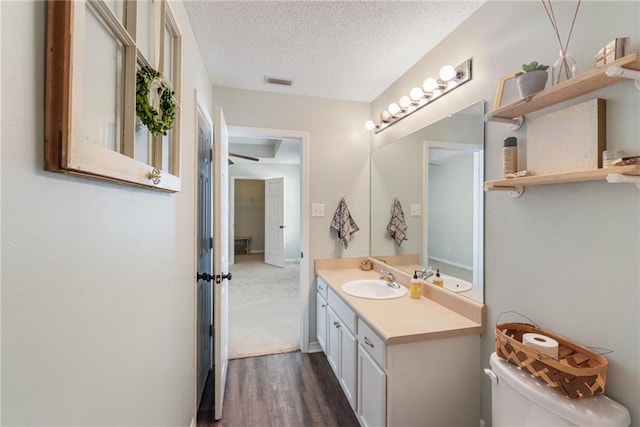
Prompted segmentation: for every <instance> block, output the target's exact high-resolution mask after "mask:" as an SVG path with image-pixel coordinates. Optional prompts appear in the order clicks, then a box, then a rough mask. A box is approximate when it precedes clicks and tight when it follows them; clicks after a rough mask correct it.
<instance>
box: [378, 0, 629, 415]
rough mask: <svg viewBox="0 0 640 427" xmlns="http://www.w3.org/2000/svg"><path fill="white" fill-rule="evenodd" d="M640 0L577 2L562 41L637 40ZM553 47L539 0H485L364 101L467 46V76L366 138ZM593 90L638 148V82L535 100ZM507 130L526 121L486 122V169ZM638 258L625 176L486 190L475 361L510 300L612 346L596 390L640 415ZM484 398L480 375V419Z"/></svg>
mask: <svg viewBox="0 0 640 427" xmlns="http://www.w3.org/2000/svg"><path fill="white" fill-rule="evenodd" d="M574 8H575V2H554V10H555V13H556V17H557V21H558V23H559V25H560V29H561V33H562V34H563V39H564V38H565V37H566V31H567V29H568V27H567V26H568V25H569V24H570V22H571V17H572V15H573V10H574ZM639 8H640V4H639V3H638V2H618V1H607V2H591V1H589V2H582V4H581V6H580V12H579V14H578V17H577V21H576V24H575V28H574V31H573V36H572V42H571V45H570V49H569V50H570V53H572V54H573V55H574V56H575V57H576V59H577V61H578V64H579V65H580V66H581V67H582V68H583V69H586V68H588V67H590V66H591V64H592V60H593V56H594V54H595V52H597V51H598V50H599V49H600V48H601V47H602V46H604V45H605V44H606V43H607V42H608V41H610V40H612V39H613V38H614V37H621V36H629V37H631V51H635V52H637V51H639V50H640V28H639V27H640V24H639V23H640V20H639V19H638V17H639V16H640V10H639ZM604 17H606V18H604ZM558 50H559V49H558V44H557V41H556V40H555V36H554V33H553V30H552V28H551V24H550V23H549V21H548V19H547V16H546V14H545V11H544V9H543V7H542V5H541V4H540V2H533V1H532V2H493V1H492V2H489V3H487V4H485V5H484V6H483V7H482V8H480V9H479V10H478V11H477V12H476V13H475V14H474V15H473V16H472V17H471V18H470V19H469V20H467V21H466V22H465V23H464V24H463V25H462V26H461V27H460V28H459V29H457V30H456V31H455V32H454V33H453V34H451V35H450V36H449V37H447V38H446V39H445V40H444V41H443V42H442V43H441V44H440V45H438V46H437V47H436V48H435V49H433V50H432V51H431V52H429V53H428V54H427V55H426V56H425V57H424V58H423V59H422V60H421V61H419V62H418V64H416V66H415V67H413V68H412V69H411V70H410V71H409V72H407V73H406V74H405V75H404V76H403V77H402V78H400V79H399V80H398V81H397V82H396V83H395V84H394V85H392V86H391V87H390V88H389V89H388V90H387V91H386V92H385V93H383V94H382V95H381V96H380V97H379V98H377V99H376V100H375V101H374V103H373V104H372V112H373V113H375V112H378V111H380V109H381V108H383V106H386V105H388V104H389V103H390V102H392V101H397V99H399V97H400V96H401V95H404V94H406V93H407V92H408V91H409V89H411V87H413V86H415V85H416V84H418V83H419V82H421V81H423V80H424V78H425V77H427V76H429V75H436V74H437V71H438V69H439V67H440V66H441V65H442V64H445V63H449V62H450V63H454V64H458V63H461V62H462V61H464V60H465V59H467V58H469V57H473V80H472V81H471V82H469V83H467V84H465V85H464V86H463V87H461V88H460V89H458V90H456V91H454V92H452V93H450V94H448V95H446V96H445V97H444V98H442V99H439V100H437V101H436V102H434V103H433V104H431V105H429V106H427V107H425V108H423V109H422V110H420V111H418V112H416V113H414V114H413V115H412V116H410V117H408V118H406V119H404V120H402V121H401V122H399V123H397V124H395V125H393V126H391V127H390V128H388V129H386V130H385V131H383V132H381V133H380V134H378V135H377V136H376V137H374V144H381V143H384V142H385V140H386V141H392V140H393V139H396V138H398V137H399V136H403V135H405V134H408V133H410V132H412V131H414V130H416V129H418V128H421V127H423V126H424V125H425V124H427V123H431V122H433V121H436V120H438V119H440V118H442V117H444V116H446V115H447V114H449V113H451V112H453V111H456V110H459V109H461V108H463V107H464V106H466V105H468V104H469V103H471V102H473V101H477V100H478V99H482V98H484V99H486V100H487V101H488V104H489V106H492V105H493V98H494V96H495V90H496V87H497V83H498V79H499V78H500V76H503V75H506V74H509V73H511V72H513V71H516V70H517V69H518V68H519V66H520V65H521V64H523V63H528V62H530V61H532V60H538V61H541V62H544V63H546V64H550V63H553V61H555V58H556V56H557V54H558ZM593 97H602V98H606V99H607V140H608V146H609V147H610V148H613V149H622V150H624V151H625V153H627V154H629V155H638V154H640V141H639V139H638V135H640V120H638V118H639V117H640V107H639V105H640V92H638V91H637V90H636V89H635V88H634V87H633V83H632V82H625V83H621V84H618V85H615V86H612V87H609V88H606V89H602V90H599V91H597V92H595V93H592V94H589V95H585V96H583V97H580V98H579V99H576V100H573V101H571V102H567V103H563V104H562V105H558V106H556V107H553V108H549V109H548V110H545V111H544V112H548V111H552V110H553V109H556V108H561V107H563V106H566V105H570V104H572V103H575V102H579V101H581V100H587V99H591V98H593ZM489 109H490V107H489ZM544 112H541V113H544ZM541 113H539V114H541ZM510 135H515V136H517V137H518V139H519V140H524V139H525V136H526V132H525V130H521V131H518V132H514V131H512V130H510V128H509V126H508V125H505V124H498V123H487V124H486V151H485V156H486V157H485V159H486V160H485V171H486V172H485V176H486V179H497V178H499V177H500V174H501V161H502V140H503V139H504V138H505V137H506V136H510ZM639 260H640V192H639V191H638V190H637V189H636V188H635V187H634V186H633V185H611V184H607V183H605V182H587V183H575V184H561V185H552V186H540V187H530V188H527V189H526V191H525V194H524V195H523V196H522V197H521V198H518V199H512V198H510V197H508V196H507V195H506V194H504V193H502V192H493V193H487V194H485V289H486V290H485V303H486V304H487V306H488V316H487V321H488V325H487V329H488V330H487V333H486V334H485V335H484V336H483V337H482V343H483V345H482V364H483V366H485V367H487V366H488V365H489V363H488V358H489V355H490V353H491V352H492V351H493V350H494V331H493V328H495V324H496V320H497V318H498V316H499V314H500V313H502V312H504V311H507V310H516V311H518V312H521V313H523V314H525V315H527V316H528V317H530V318H532V319H534V320H535V321H537V322H538V324H539V325H540V326H541V327H543V328H546V329H550V330H552V331H555V332H557V333H559V334H561V335H564V336H567V337H569V338H571V339H573V340H575V341H578V342H580V343H583V344H585V345H588V346H597V347H604V348H608V349H611V350H613V353H611V354H608V355H607V357H608V359H609V370H608V382H607V394H608V395H609V396H610V397H612V398H613V399H615V400H617V401H619V402H621V403H622V404H624V405H625V406H627V407H628V408H629V410H630V411H631V416H632V420H633V425H635V426H638V425H640V401H638V398H637V397H638V396H639V395H640V382H639V381H638V378H640V363H639V362H638V361H639V360H640V333H639V332H638V331H639V330H640V266H639V262H638V261H639ZM501 320H504V318H503V319H501ZM508 320H515V319H510V318H508ZM478 375H482V373H480V372H479V373H478ZM490 405H491V391H490V384H489V381H488V379H486V378H485V379H483V416H484V417H485V418H486V419H489V418H490V412H491V410H490V408H491V406H490Z"/></svg>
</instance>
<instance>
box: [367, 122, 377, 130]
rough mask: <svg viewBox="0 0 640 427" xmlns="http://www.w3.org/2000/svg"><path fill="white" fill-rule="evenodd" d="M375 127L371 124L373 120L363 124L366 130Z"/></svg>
mask: <svg viewBox="0 0 640 427" xmlns="http://www.w3.org/2000/svg"><path fill="white" fill-rule="evenodd" d="M375 127H376V124H375V123H373V120H367V122H366V123H365V124H364V128H365V129H366V130H373V128H375Z"/></svg>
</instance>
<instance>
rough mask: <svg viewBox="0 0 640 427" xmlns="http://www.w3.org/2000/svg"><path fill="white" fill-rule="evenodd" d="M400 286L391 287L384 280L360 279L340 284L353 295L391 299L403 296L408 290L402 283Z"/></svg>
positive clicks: (346, 291)
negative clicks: (397, 287)
mask: <svg viewBox="0 0 640 427" xmlns="http://www.w3.org/2000/svg"><path fill="white" fill-rule="evenodd" d="M399 286H400V288H399V289H396V288H392V287H391V286H389V285H388V284H387V282H386V281H385V280H381V279H361V280H351V281H349V282H347V283H345V284H344V285H342V290H343V291H344V292H345V293H347V294H349V295H352V296H354V297H359V298H369V299H392V298H400V297H402V296H405V295H406V294H407V292H408V291H409V290H408V289H407V288H405V287H404V286H402V285H399Z"/></svg>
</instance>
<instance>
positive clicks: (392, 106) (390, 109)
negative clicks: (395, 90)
mask: <svg viewBox="0 0 640 427" xmlns="http://www.w3.org/2000/svg"><path fill="white" fill-rule="evenodd" d="M387 111H388V112H389V113H390V114H391V115H392V116H395V115H396V114H398V113H399V112H400V106H399V105H398V104H396V103H395V102H392V103H391V104H389V107H387Z"/></svg>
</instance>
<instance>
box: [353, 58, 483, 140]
mask: <svg viewBox="0 0 640 427" xmlns="http://www.w3.org/2000/svg"><path fill="white" fill-rule="evenodd" d="M469 80H471V58H469V59H467V60H466V61H464V62H463V63H462V64H460V65H458V66H457V67H454V66H452V65H445V66H444V67H442V68H441V69H440V73H439V74H438V78H437V79H435V78H433V77H429V78H427V79H425V81H424V82H423V84H422V87H414V88H413V89H411V91H410V92H409V96H406V95H405V96H403V97H401V98H400V100H399V101H398V102H397V103H396V102H392V103H391V104H389V106H388V107H387V109H386V110H383V111H382V112H380V117H379V120H377V121H376V120H375V119H374V120H368V121H367V122H366V123H365V126H364V127H365V129H367V130H373V131H374V132H375V133H378V132H380V131H381V130H382V129H385V128H387V127H388V126H391V125H392V124H394V123H395V122H397V121H398V120H402V119H403V118H405V117H407V116H409V115H410V114H412V113H413V112H415V111H418V110H419V109H420V108H422V107H424V106H425V105H427V104H429V103H431V102H433V101H435V100H436V99H438V98H440V97H441V96H443V95H445V94H447V93H449V92H451V91H452V90H454V89H456V88H458V87H459V86H461V85H463V84H464V83H466V82H468V81H469Z"/></svg>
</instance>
